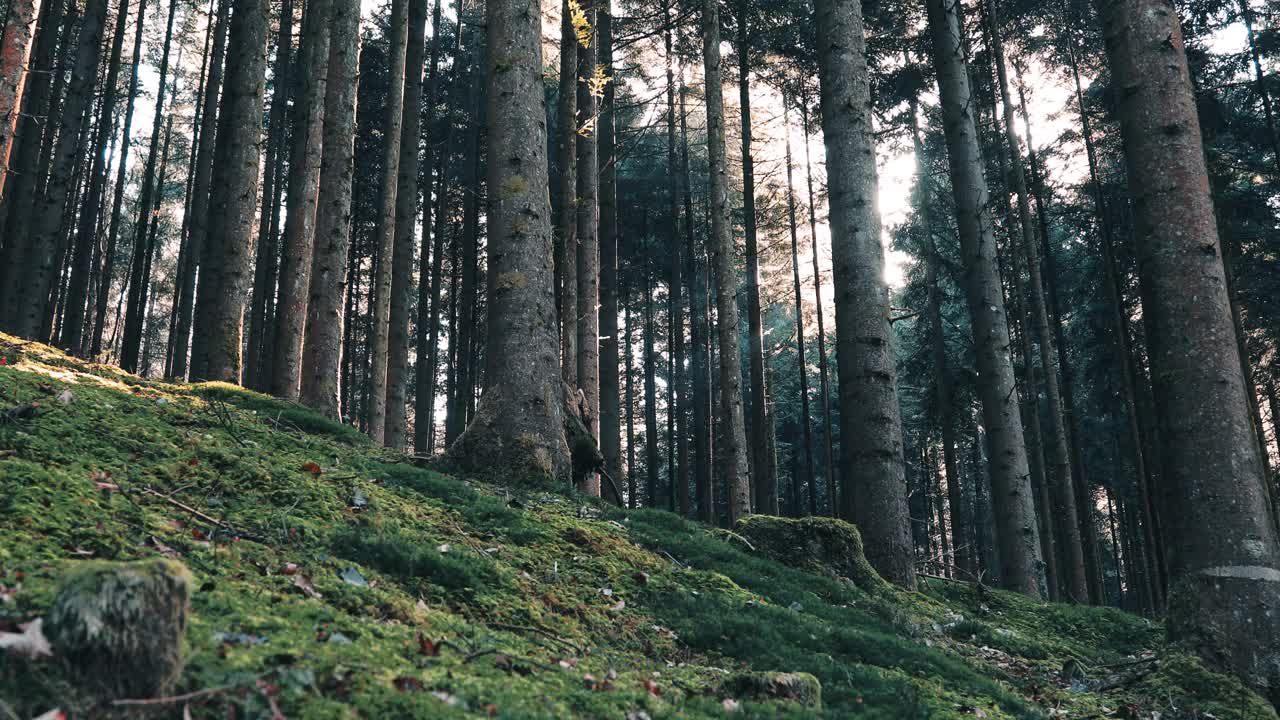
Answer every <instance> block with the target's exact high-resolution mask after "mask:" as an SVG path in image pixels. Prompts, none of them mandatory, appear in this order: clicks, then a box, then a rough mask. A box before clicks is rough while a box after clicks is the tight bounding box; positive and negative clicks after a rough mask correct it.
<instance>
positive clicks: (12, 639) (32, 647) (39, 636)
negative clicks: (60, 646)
mask: <svg viewBox="0 0 1280 720" xmlns="http://www.w3.org/2000/svg"><path fill="white" fill-rule="evenodd" d="M18 627H19V628H21V629H22V632H20V633H10V632H0V650H4V651H6V652H8V653H10V654H12V655H20V656H22V657H29V658H31V659H33V660H38V659H40V658H46V657H53V648H52V647H50V646H49V640H48V639H46V638H45V636H44V630H43V628H44V618H36V619H35V620H32V621H31V622H29V623H26V624H25V625H19V626H18Z"/></svg>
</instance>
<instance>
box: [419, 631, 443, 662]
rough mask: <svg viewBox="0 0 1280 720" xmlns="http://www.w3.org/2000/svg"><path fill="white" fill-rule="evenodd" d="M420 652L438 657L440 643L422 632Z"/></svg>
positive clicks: (420, 635)
mask: <svg viewBox="0 0 1280 720" xmlns="http://www.w3.org/2000/svg"><path fill="white" fill-rule="evenodd" d="M418 652H419V653H421V654H423V655H428V656H430V657H436V656H437V655H439V654H440V643H439V641H435V640H432V639H431V638H429V637H427V636H426V635H424V634H422V633H418Z"/></svg>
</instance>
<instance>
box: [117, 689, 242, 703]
mask: <svg viewBox="0 0 1280 720" xmlns="http://www.w3.org/2000/svg"><path fill="white" fill-rule="evenodd" d="M238 687H241V686H240V685H222V686H220V687H214V688H207V689H205V690H196V691H195V692H189V693H184V694H182V695H171V696H169V697H158V698H137V699H126V700H112V701H111V704H112V705H115V706H117V707H130V706H140V705H141V706H145V705H172V704H174V703H181V702H187V701H190V700H199V699H200V698H206V697H211V696H213V695H220V694H222V693H224V692H227V691H229V690H235V689H236V688H238Z"/></svg>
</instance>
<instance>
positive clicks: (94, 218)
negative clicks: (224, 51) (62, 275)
mask: <svg viewBox="0 0 1280 720" xmlns="http://www.w3.org/2000/svg"><path fill="white" fill-rule="evenodd" d="M128 18H129V2H128V0H121V2H120V8H119V11H118V12H117V14H116V26H115V31H114V32H113V34H112V38H111V56H110V58H109V59H108V60H107V76H106V79H105V80H104V81H103V90H102V93H103V94H102V103H101V111H100V112H101V119H100V120H99V122H98V129H97V130H96V132H95V136H94V142H93V145H92V151H93V165H92V166H91V167H90V169H89V188H88V190H87V191H86V193H85V197H84V201H83V203H82V204H81V209H80V222H79V224H78V225H77V226H76V239H75V255H74V257H73V258H72V260H71V279H70V281H69V282H68V284H67V290H68V296H67V301H66V307H67V310H66V313H64V316H63V318H64V319H63V321H62V337H61V338H60V341H59V345H61V346H62V347H63V348H64V349H66V350H67V352H70V353H73V354H76V355H79V354H80V348H81V345H83V343H84V335H85V332H84V331H85V303H86V302H87V300H88V290H89V275H90V272H91V271H92V267H93V256H94V250H95V248H96V247H97V245H98V236H97V229H98V217H99V216H100V215H101V214H102V195H103V192H104V191H105V190H106V185H107V161H108V159H109V158H108V155H107V146H108V145H109V144H110V143H111V140H112V138H113V137H114V136H115V125H114V122H115V107H116V95H117V94H118V88H119V85H120V83H119V77H120V56H121V54H122V53H123V51H124V37H125V26H126V24H127V23H126V21H127V20H128ZM0 115H3V111H2V110H0ZM0 132H3V128H0ZM6 160H7V149H6V148H4V147H3V138H0V167H3V166H4V164H5V162H6ZM0 189H2V188H0Z"/></svg>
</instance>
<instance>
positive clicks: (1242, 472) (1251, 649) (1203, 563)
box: [1100, 0, 1280, 702]
mask: <svg viewBox="0 0 1280 720" xmlns="http://www.w3.org/2000/svg"><path fill="white" fill-rule="evenodd" d="M1100 13H1101V15H1102V17H1103V25H1104V28H1105V37H1106V43H1107V55H1108V57H1109V59H1110V61H1111V67H1112V69H1113V73H1114V77H1115V82H1116V85H1117V87H1121V88H1125V89H1126V92H1125V93H1123V94H1121V95H1120V96H1119V98H1118V100H1119V116H1120V125H1121V131H1122V133H1123V137H1124V148H1125V158H1126V164H1127V168H1128V175H1129V188H1130V194H1131V195H1132V196H1133V198H1134V210H1135V224H1136V228H1135V235H1136V239H1137V255H1138V267H1139V277H1140V280H1141V282H1142V286H1143V299H1144V303H1143V310H1144V313H1143V315H1144V319H1145V320H1146V322H1148V323H1150V325H1149V327H1150V329H1151V332H1150V333H1149V334H1148V336H1147V343H1148V350H1149V353H1150V355H1149V357H1150V362H1151V369H1152V383H1153V385H1154V390H1155V396H1156V405H1157V409H1158V413H1159V416H1160V419H1161V428H1160V439H1161V443H1162V450H1163V454H1164V456H1165V457H1166V458H1167V460H1168V461H1167V462H1166V463H1165V475H1164V477H1163V478H1162V480H1163V482H1164V484H1165V487H1166V491H1167V494H1166V495H1165V497H1166V500H1167V502H1166V515H1165V517H1166V518H1167V519H1168V521H1169V524H1170V527H1169V533H1168V538H1169V542H1170V543H1171V548H1170V552H1169V563H1170V574H1171V583H1170V584H1171V593H1170V595H1171V596H1170V599H1169V604H1170V607H1171V610H1170V613H1169V633H1170V635H1172V636H1173V637H1175V638H1179V639H1182V640H1187V641H1190V642H1191V643H1192V644H1193V646H1195V647H1196V648H1197V650H1199V651H1200V653H1201V654H1202V655H1204V656H1205V657H1206V658H1208V659H1209V660H1210V661H1211V662H1213V663H1214V664H1217V665H1223V666H1226V667H1228V668H1231V669H1232V670H1233V671H1235V672H1236V673H1237V674H1239V675H1240V676H1241V677H1242V678H1243V679H1244V680H1245V681H1246V682H1247V683H1248V684H1249V685H1251V686H1253V687H1255V688H1257V689H1258V690H1259V691H1260V692H1262V693H1263V694H1264V695H1267V696H1268V697H1269V698H1270V699H1271V701H1272V702H1280V674H1278V673H1277V668H1280V643H1277V642H1276V638H1277V637H1280V540H1277V536H1276V530H1275V528H1274V526H1273V525H1272V524H1271V522H1270V521H1269V519H1268V516H1267V508H1266V506H1265V499H1264V493H1263V488H1262V484H1261V483H1262V458H1261V457H1260V456H1259V452H1258V448H1257V443H1256V442H1254V441H1253V428H1252V425H1251V420H1250V418H1249V410H1248V407H1247V404H1246V403H1247V402H1248V399H1247V397H1246V393H1247V391H1248V389H1247V388H1246V387H1245V386H1244V378H1243V377H1242V375H1241V373H1240V357H1239V355H1238V350H1237V349H1236V345H1235V344H1234V343H1232V342H1229V341H1228V340H1227V339H1228V338H1231V337H1232V333H1233V328H1232V323H1231V308H1230V299H1229V297H1228V291H1227V282H1226V277H1225V271H1224V265H1223V262H1222V256H1221V248H1222V245H1221V243H1220V242H1219V239H1218V234H1217V228H1216V227H1215V222H1214V210H1213V202H1212V200H1211V198H1210V193H1209V181H1208V173H1207V172H1206V169H1205V160H1204V151H1203V148H1202V146H1201V140H1200V138H1201V135H1200V126H1199V119H1198V118H1197V115H1196V105H1195V99H1194V97H1193V94H1192V90H1191V81H1190V77H1189V73H1188V70H1187V62H1186V54H1185V51H1184V46H1183V40H1182V31H1181V27H1180V23H1179V18H1178V14H1177V11H1176V10H1175V8H1174V6H1173V3H1171V2H1169V0H1125V1H1124V2H1115V3H1109V4H1103V5H1102V6H1101V7H1100ZM1224 618H1230V619H1229V620H1224Z"/></svg>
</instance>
